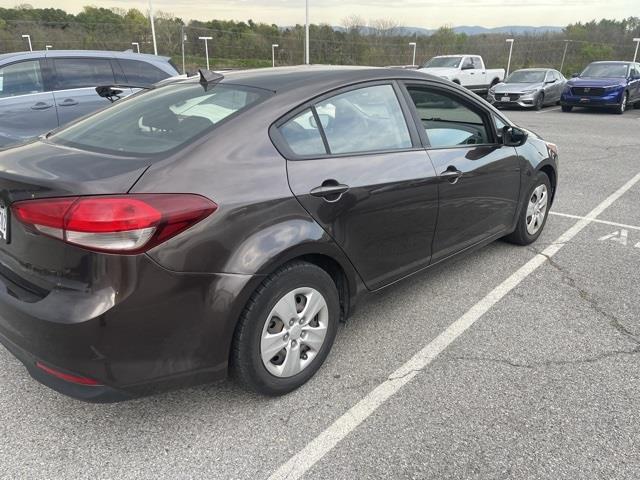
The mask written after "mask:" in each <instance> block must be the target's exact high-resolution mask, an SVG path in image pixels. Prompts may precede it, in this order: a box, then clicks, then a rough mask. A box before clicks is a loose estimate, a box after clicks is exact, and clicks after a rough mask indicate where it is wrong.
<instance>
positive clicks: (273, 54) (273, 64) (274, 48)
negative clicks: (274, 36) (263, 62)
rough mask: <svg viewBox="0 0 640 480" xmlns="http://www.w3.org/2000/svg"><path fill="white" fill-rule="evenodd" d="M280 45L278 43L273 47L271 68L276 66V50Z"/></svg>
mask: <svg viewBox="0 0 640 480" xmlns="http://www.w3.org/2000/svg"><path fill="white" fill-rule="evenodd" d="M279 46H280V45H278V44H277V43H274V44H272V45H271V66H273V67H275V66H276V48H278V47H279Z"/></svg>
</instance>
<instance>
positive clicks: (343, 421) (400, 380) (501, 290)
mask: <svg viewBox="0 0 640 480" xmlns="http://www.w3.org/2000/svg"><path fill="white" fill-rule="evenodd" d="M638 181H640V173H638V174H637V175H636V176H634V177H633V178H632V179H631V180H629V181H628V182H627V183H625V184H624V185H623V186H622V187H620V188H619V189H618V190H616V191H615V192H614V193H612V194H611V195H610V196H609V197H607V198H606V199H605V200H604V201H602V203H600V204H599V205H598V206H597V207H595V208H594V209H593V210H591V212H589V213H588V214H587V215H586V216H585V217H583V218H580V219H579V220H578V221H577V222H576V223H575V224H574V225H573V226H572V227H571V228H569V230H567V231H566V232H564V233H563V234H562V235H560V237H558V239H557V240H556V241H555V242H553V243H552V244H551V245H549V246H548V247H547V248H545V249H544V250H543V251H542V253H539V254H537V255H536V256H535V257H533V258H532V259H531V260H529V261H528V262H527V263H525V264H524V265H523V266H522V267H520V268H519V269H518V270H516V271H515V272H514V273H513V274H511V275H510V276H509V277H508V278H507V279H506V280H504V281H503V282H502V283H501V284H500V285H498V286H497V287H495V288H494V289H493V290H492V291H491V292H489V293H488V294H487V295H486V296H485V297H484V298H483V299H482V300H480V301H479V302H478V303H476V304H475V305H474V306H473V307H471V308H470V309H469V310H468V311H467V312H466V313H465V314H464V315H462V316H461V317H460V318H459V319H458V320H456V321H455V322H453V323H452V324H451V325H449V327H448V328H447V329H446V330H445V331H443V332H442V333H440V335H438V336H437V337H436V338H435V339H434V340H433V341H431V342H430V343H428V344H427V345H425V346H424V347H423V348H422V349H421V350H420V351H418V353H416V354H415V355H414V356H413V357H412V358H410V359H409V361H407V362H406V363H404V364H403V365H402V366H401V367H400V368H398V369H397V370H396V371H395V372H393V373H392V374H391V375H389V377H388V378H387V380H385V381H384V382H382V383H381V384H380V385H378V386H377V387H376V388H374V389H373V390H372V391H371V392H369V393H368V394H367V395H366V396H365V397H364V398H363V399H362V400H360V401H359V402H358V403H356V404H355V405H354V406H353V407H351V408H350V409H349V410H347V411H346V412H345V413H344V414H343V415H342V416H341V417H339V418H338V419H337V420H336V421H335V422H333V423H332V424H331V425H330V426H329V427H328V428H327V429H325V430H324V431H322V432H321V433H320V434H319V435H318V436H316V437H315V438H314V439H313V440H311V441H310V442H309V443H308V444H307V445H306V446H305V447H304V448H303V449H302V450H300V451H299V452H298V453H297V454H295V455H294V456H293V457H291V458H290V459H289V460H287V461H286V462H285V463H284V464H282V465H281V466H280V467H279V468H278V469H277V470H276V471H275V472H274V473H273V474H272V475H271V476H270V477H269V480H281V479H288V480H292V479H299V478H300V477H302V476H303V475H304V474H305V473H306V472H308V471H309V469H311V467H313V466H314V465H315V464H316V463H317V462H318V461H319V460H321V459H322V458H323V457H324V456H325V455H326V454H327V453H329V452H330V451H331V450H332V449H333V448H334V447H335V446H336V445H337V444H338V443H339V442H340V441H341V440H342V439H344V438H345V437H346V436H347V435H349V434H350V433H351V432H352V431H353V430H355V429H356V428H357V427H358V425H360V424H361V423H362V422H364V421H365V420H366V419H367V418H368V417H369V416H371V415H372V414H373V413H374V412H375V411H376V410H377V409H378V408H379V407H380V406H381V405H382V404H383V403H384V402H386V401H387V400H388V399H389V398H391V397H392V396H393V395H395V394H396V393H398V391H400V389H401V388H402V387H403V386H404V385H406V384H407V383H409V382H410V381H411V380H413V378H414V377H415V376H416V375H418V373H419V372H420V371H422V370H423V369H424V368H425V367H427V366H428V365H429V364H430V363H431V362H432V361H433V360H434V359H435V358H436V357H437V356H438V355H439V354H440V353H441V352H442V351H444V350H445V349H446V348H447V347H448V346H449V345H451V343H453V342H454V341H455V340H456V339H457V338H458V337H459V336H460V335H462V334H463V333H464V332H465V331H467V330H468V329H469V327H471V326H472V325H473V324H474V323H475V322H477V321H478V320H479V319H480V318H482V316H483V315H484V314H485V313H486V312H487V311H488V310H489V309H491V307H493V306H494V305H495V304H496V303H498V302H499V301H500V300H501V299H502V298H504V297H505V295H507V294H508V293H509V292H510V291H511V290H513V289H514V288H516V287H517V286H518V285H519V284H520V282H522V281H523V280H524V279H525V278H527V277H528V276H529V275H531V274H532V273H533V272H535V271H536V270H537V269H538V267H540V266H541V265H543V264H544V263H545V262H546V261H547V260H548V259H549V258H551V257H552V256H553V255H555V254H556V253H558V251H559V250H560V249H561V248H562V247H564V246H565V245H566V244H567V243H568V242H569V241H571V240H572V239H573V238H574V237H575V236H576V235H578V233H580V232H581V231H582V230H583V229H584V228H585V227H586V226H587V225H589V224H590V223H591V222H593V221H594V220H595V219H596V217H597V216H598V215H600V214H601V213H602V212H603V211H604V210H605V209H607V208H608V207H609V206H611V204H613V203H614V202H615V201H616V200H618V199H619V198H620V197H621V196H622V195H624V194H625V192H627V191H628V190H629V189H630V188H632V187H633V186H634V185H635V184H636V183H638Z"/></svg>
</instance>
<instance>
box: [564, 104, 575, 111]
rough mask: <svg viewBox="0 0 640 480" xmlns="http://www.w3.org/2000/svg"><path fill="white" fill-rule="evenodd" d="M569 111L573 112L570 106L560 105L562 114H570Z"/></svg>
mask: <svg viewBox="0 0 640 480" xmlns="http://www.w3.org/2000/svg"><path fill="white" fill-rule="evenodd" d="M571 110H573V107H572V106H571V105H562V111H563V112H570V111H571Z"/></svg>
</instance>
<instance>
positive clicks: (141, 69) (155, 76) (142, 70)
mask: <svg viewBox="0 0 640 480" xmlns="http://www.w3.org/2000/svg"><path fill="white" fill-rule="evenodd" d="M118 62H119V63H120V65H121V66H122V69H123V70H124V74H125V76H126V77H127V81H128V82H129V83H130V84H133V85H151V84H153V83H156V82H159V81H160V80H164V79H165V78H169V76H170V75H169V74H168V73H165V72H163V71H162V70H160V69H159V68H157V67H155V66H153V65H151V64H149V63H146V62H141V61H140V60H126V59H119V60H118Z"/></svg>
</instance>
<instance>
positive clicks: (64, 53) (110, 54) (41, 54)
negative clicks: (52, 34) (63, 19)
mask: <svg viewBox="0 0 640 480" xmlns="http://www.w3.org/2000/svg"><path fill="white" fill-rule="evenodd" d="M45 57H105V58H128V59H139V60H146V61H147V62H154V61H155V62H157V61H165V62H166V61H168V60H169V57H162V56H156V55H149V54H146V53H135V52H117V51H108V50H37V51H34V52H13V53H5V54H3V55H0V62H4V61H5V60H13V59H16V60H28V59H31V58H45Z"/></svg>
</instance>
